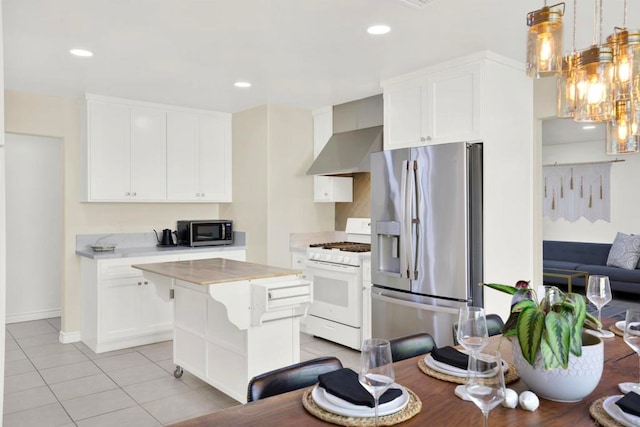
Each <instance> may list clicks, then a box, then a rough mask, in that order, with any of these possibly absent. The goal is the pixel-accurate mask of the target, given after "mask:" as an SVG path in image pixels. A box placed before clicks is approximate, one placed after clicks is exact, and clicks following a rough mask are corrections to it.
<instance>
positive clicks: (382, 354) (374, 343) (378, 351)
mask: <svg viewBox="0 0 640 427" xmlns="http://www.w3.org/2000/svg"><path fill="white" fill-rule="evenodd" d="M394 377H395V376H394V373H393V360H391V346H390V345H389V341H387V340H383V339H379V338H371V339H366V340H364V341H363V343H362V354H361V357H360V375H359V376H358V378H359V380H360V384H362V385H363V387H364V388H366V389H367V391H368V392H369V393H371V395H372V396H373V399H374V401H375V405H374V408H375V409H374V411H375V418H374V425H376V426H377V425H378V399H379V398H380V396H382V394H383V393H384V392H385V391H387V389H388V388H389V387H390V386H391V384H393V381H394Z"/></svg>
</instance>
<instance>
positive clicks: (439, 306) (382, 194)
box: [371, 143, 483, 345]
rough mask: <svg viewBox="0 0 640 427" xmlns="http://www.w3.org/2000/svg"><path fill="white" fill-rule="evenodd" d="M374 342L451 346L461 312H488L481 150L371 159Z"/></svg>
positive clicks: (459, 148) (437, 148)
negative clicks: (411, 338)
mask: <svg viewBox="0 0 640 427" xmlns="http://www.w3.org/2000/svg"><path fill="white" fill-rule="evenodd" d="M371 194H372V197H371V199H372V202H371V215H372V239H371V240H372V242H371V243H372V245H371V246H372V247H371V257H372V259H371V264H372V265H371V268H372V271H371V275H372V283H373V289H372V322H373V323H372V334H373V336H375V337H380V338H396V337H398V336H401V335H406V334H410V333H415V332H428V333H430V334H432V335H433V337H434V339H435V340H436V343H437V344H438V345H447V344H451V343H452V342H453V339H452V333H451V327H452V324H453V323H454V322H455V320H456V319H455V316H456V314H457V310H458V308H459V307H461V306H464V305H476V306H482V305H483V301H482V290H481V289H480V288H479V287H478V286H476V284H477V283H478V282H480V281H482V144H467V143H455V144H440V145H431V146H425V147H419V148H410V149H402V150H392V151H384V152H380V153H375V154H372V155H371Z"/></svg>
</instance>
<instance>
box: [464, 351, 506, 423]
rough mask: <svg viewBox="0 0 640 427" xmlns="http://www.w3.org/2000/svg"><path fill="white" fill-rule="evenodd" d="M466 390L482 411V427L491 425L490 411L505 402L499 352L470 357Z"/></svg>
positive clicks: (488, 352)
mask: <svg viewBox="0 0 640 427" xmlns="http://www.w3.org/2000/svg"><path fill="white" fill-rule="evenodd" d="M465 389H466V391H467V393H468V394H469V397H470V398H471V400H472V401H473V403H475V404H476V406H477V407H478V408H480V410H481V411H482V425H483V427H487V426H488V425H489V424H488V423H489V411H491V410H492V409H493V408H495V407H496V406H498V405H499V404H500V403H502V401H503V400H504V396H505V387H504V373H503V372H502V356H501V355H500V353H499V352H497V351H487V352H482V353H472V354H470V355H469V365H468V367H467V382H466V384H465Z"/></svg>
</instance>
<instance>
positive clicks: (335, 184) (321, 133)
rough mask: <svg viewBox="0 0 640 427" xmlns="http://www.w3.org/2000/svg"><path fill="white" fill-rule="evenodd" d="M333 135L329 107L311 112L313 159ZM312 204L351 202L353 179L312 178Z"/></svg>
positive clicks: (333, 177)
mask: <svg viewBox="0 0 640 427" xmlns="http://www.w3.org/2000/svg"><path fill="white" fill-rule="evenodd" d="M331 135H333V111H332V108H331V107H327V108H320V109H317V110H315V111H314V112H313V158H314V159H315V158H316V157H318V154H320V152H321V151H322V149H323V148H324V146H325V145H326V144H327V141H329V138H331ZM313 201H314V202H352V201H353V178H350V177H342V176H319V175H316V176H314V177H313Z"/></svg>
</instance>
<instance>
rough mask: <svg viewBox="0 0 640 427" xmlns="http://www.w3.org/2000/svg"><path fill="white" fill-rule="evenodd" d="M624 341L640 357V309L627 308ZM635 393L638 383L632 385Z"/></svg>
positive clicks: (637, 389)
mask: <svg viewBox="0 0 640 427" xmlns="http://www.w3.org/2000/svg"><path fill="white" fill-rule="evenodd" d="M624 342H626V343H627V345H628V346H629V347H631V348H632V349H633V351H635V352H636V353H638V357H639V358H640V309H637V308H631V309H629V310H627V315H626V318H625V322H624ZM632 387H633V388H634V391H635V392H636V393H640V383H638V384H634V385H633V386H632Z"/></svg>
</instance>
